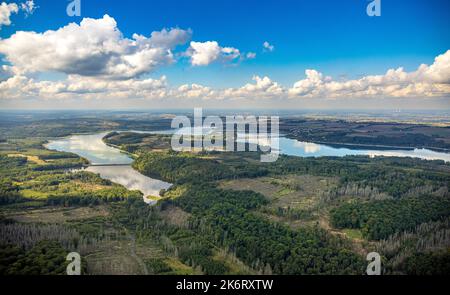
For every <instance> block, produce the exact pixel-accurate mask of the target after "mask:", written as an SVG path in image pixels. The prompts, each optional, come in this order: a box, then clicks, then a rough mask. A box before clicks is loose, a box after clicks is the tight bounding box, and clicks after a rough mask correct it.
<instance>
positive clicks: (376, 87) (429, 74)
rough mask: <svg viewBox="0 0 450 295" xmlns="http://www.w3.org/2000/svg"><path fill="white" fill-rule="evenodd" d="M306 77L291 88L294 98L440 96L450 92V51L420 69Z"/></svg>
mask: <svg viewBox="0 0 450 295" xmlns="http://www.w3.org/2000/svg"><path fill="white" fill-rule="evenodd" d="M305 74H306V78H305V79H303V80H300V81H298V82H296V83H295V84H294V85H293V87H292V88H290V89H289V95H290V96H291V97H318V98H339V97H356V98H367V97H369V98H370V97H438V96H448V95H449V94H450V50H448V51H447V52H445V53H444V54H441V55H439V56H437V57H436V58H435V61H434V63H433V64H432V65H425V64H422V65H420V66H419V67H418V69H417V70H416V71H413V72H406V71H405V70H404V69H403V68H398V69H389V70H388V71H387V72H386V73H385V74H384V75H368V76H364V77H362V78H360V79H356V80H346V81H335V80H333V79H332V78H331V77H326V76H324V75H323V74H322V73H320V72H318V71H317V70H313V69H309V70H306V71H305Z"/></svg>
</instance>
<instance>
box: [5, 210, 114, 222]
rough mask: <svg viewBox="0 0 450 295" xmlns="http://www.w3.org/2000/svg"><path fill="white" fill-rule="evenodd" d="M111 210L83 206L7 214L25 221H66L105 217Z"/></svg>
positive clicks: (9, 216) (19, 220) (14, 218)
mask: <svg viewBox="0 0 450 295" xmlns="http://www.w3.org/2000/svg"><path fill="white" fill-rule="evenodd" d="M108 215H109V212H108V210H107V208H106V207H104V206H97V207H81V208H58V207H57V208H45V209H36V210H29V209H27V210H18V211H11V212H8V213H7V214H5V216H6V217H8V218H11V219H13V220H16V221H18V222H25V223H33V222H38V223H64V222H67V221H71V220H83V219H89V218H93V217H105V216H108Z"/></svg>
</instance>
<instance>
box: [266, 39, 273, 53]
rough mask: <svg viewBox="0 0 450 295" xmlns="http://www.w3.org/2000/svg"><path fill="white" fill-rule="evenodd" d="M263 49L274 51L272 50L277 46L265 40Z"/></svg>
mask: <svg viewBox="0 0 450 295" xmlns="http://www.w3.org/2000/svg"><path fill="white" fill-rule="evenodd" d="M263 49H264V51H269V52H272V51H274V50H275V46H273V45H272V44H270V43H269V42H267V41H265V42H264V43H263Z"/></svg>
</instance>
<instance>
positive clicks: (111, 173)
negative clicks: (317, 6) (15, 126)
mask: <svg viewBox="0 0 450 295" xmlns="http://www.w3.org/2000/svg"><path fill="white" fill-rule="evenodd" d="M132 132H139V133H158V134H173V133H174V130H168V131H159V132H146V131H132ZM210 132H211V131H210V130H208V133H210ZM106 134H107V132H103V133H97V134H89V135H73V136H70V137H66V138H61V139H56V140H51V141H49V143H48V144H47V145H46V147H47V148H48V149H51V150H56V151H62V152H71V153H75V154H77V155H79V156H81V157H83V158H85V159H87V160H89V162H90V163H91V166H89V167H88V168H86V170H87V171H90V172H93V173H97V174H99V175H100V176H101V177H102V178H105V179H109V180H111V181H112V182H115V183H118V184H121V185H123V186H124V187H126V188H128V189H130V190H139V191H141V192H142V193H143V194H144V196H145V197H144V201H145V202H147V203H149V204H153V203H154V201H152V200H150V199H148V198H146V197H147V196H159V191H160V190H161V189H168V188H169V187H170V186H171V184H170V183H167V182H164V181H160V180H157V179H153V178H150V177H147V176H144V175H142V174H140V173H139V172H137V171H136V170H134V169H133V168H132V167H131V163H132V162H133V159H132V158H131V157H130V156H129V155H127V154H125V153H122V152H121V151H120V150H119V149H116V148H114V147H110V146H108V145H106V144H105V143H104V142H103V140H102V139H103V137H104V136H105V135H106ZM279 143H280V145H279V148H280V153H281V154H286V155H291V156H299V157H323V156H335V157H343V156H347V155H367V156H371V157H376V156H387V157H389V156H391V157H414V158H420V159H427V160H444V161H446V162H450V154H449V153H442V152H435V151H431V150H428V149H389V150H381V149H359V148H354V149H353V148H352V149H350V148H338V147H332V146H328V145H324V144H316V143H311V142H301V141H298V140H294V139H289V138H286V137H280V138H279ZM98 165H101V166H98ZM108 165H110V166H108ZM114 165H123V166H114Z"/></svg>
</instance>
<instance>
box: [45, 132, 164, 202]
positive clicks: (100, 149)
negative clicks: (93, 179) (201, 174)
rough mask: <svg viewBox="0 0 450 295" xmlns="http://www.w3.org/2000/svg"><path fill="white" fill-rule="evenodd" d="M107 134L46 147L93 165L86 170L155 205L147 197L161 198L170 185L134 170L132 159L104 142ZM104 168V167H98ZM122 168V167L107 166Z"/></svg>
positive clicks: (75, 137) (92, 135)
mask: <svg viewBox="0 0 450 295" xmlns="http://www.w3.org/2000/svg"><path fill="white" fill-rule="evenodd" d="M106 134H107V132H103V133H97V134H89V135H73V136H70V137H66V138H61V139H56V140H51V141H49V143H48V144H47V145H46V147H47V148H48V149H50V150H56V151H60V152H70V153H74V154H77V155H79V156H81V157H83V158H85V159H87V160H89V162H90V163H91V166H89V167H88V168H86V169H85V170H87V171H89V172H93V173H96V174H99V175H100V177H102V178H104V179H109V180H111V181H112V182H115V183H118V184H121V185H123V186H124V187H126V188H127V189H130V190H139V191H141V192H142V193H143V194H144V201H145V202H146V203H149V204H153V203H154V201H152V200H150V199H148V198H147V197H148V196H159V191H160V190H161V189H168V188H169V187H170V186H171V184H170V183H167V182H164V181H161V180H157V179H153V178H151V177H147V176H145V175H142V174H141V173H139V172H138V171H136V170H134V169H133V168H132V167H131V163H132V162H133V159H132V158H131V157H130V156H128V155H127V154H124V153H122V152H121V151H120V150H119V149H116V148H113V147H110V146H108V145H106V144H105V143H104V142H103V140H102V138H103V137H105V135H106ZM98 165H101V166H98ZM108 165H123V166H108Z"/></svg>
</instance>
